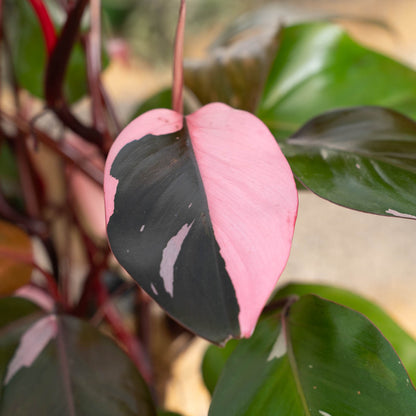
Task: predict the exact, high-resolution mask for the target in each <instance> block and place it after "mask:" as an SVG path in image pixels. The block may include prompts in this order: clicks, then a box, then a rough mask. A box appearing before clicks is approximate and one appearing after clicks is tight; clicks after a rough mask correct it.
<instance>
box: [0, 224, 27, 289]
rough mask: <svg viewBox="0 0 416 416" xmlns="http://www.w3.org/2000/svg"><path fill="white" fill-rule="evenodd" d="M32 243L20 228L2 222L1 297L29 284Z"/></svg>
mask: <svg viewBox="0 0 416 416" xmlns="http://www.w3.org/2000/svg"><path fill="white" fill-rule="evenodd" d="M31 262H32V243H31V241H30V238H29V236H28V235H27V234H26V233H25V232H24V231H22V230H21V229H20V228H18V227H16V226H15V225H13V224H10V223H8V222H6V221H2V220H0V296H2V295H3V296H4V295H10V294H11V293H13V292H14V291H15V290H16V289H18V288H19V287H21V286H24V285H26V284H27V283H29V281H30V278H31V275H32V266H31Z"/></svg>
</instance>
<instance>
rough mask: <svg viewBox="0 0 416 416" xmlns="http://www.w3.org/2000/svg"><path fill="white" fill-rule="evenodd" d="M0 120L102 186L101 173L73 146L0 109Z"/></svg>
mask: <svg viewBox="0 0 416 416" xmlns="http://www.w3.org/2000/svg"><path fill="white" fill-rule="evenodd" d="M0 119H4V120H7V121H10V122H11V123H13V125H15V126H16V128H17V129H18V130H19V131H20V132H21V133H22V134H24V135H25V136H27V137H28V136H30V135H35V136H36V138H37V139H38V140H39V141H40V142H41V143H43V144H44V145H45V146H47V147H48V148H49V149H50V150H52V151H54V152H55V153H58V154H59V155H60V156H61V157H62V158H63V159H64V160H65V161H66V162H69V163H71V164H73V165H74V166H75V167H76V168H77V169H79V170H80V171H82V172H83V173H85V174H86V175H87V176H88V177H89V178H90V179H92V180H93V181H94V182H96V183H97V184H98V185H100V186H102V185H103V176H104V175H103V172H102V170H101V169H99V168H97V167H96V166H95V165H94V164H93V163H91V162H90V161H89V160H88V159H87V158H86V157H85V156H84V155H83V154H82V153H80V152H79V150H77V149H76V148H75V147H74V146H72V145H71V144H69V143H67V142H64V141H57V140H54V139H52V138H51V137H49V136H48V135H47V134H46V133H44V132H43V131H42V130H40V129H38V128H36V127H35V126H33V125H31V123H29V122H28V121H26V120H25V119H24V118H23V117H21V116H19V115H12V114H9V113H8V112H6V111H4V110H2V109H0Z"/></svg>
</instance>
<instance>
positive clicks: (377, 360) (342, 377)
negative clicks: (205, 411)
mask: <svg viewBox="0 0 416 416" xmlns="http://www.w3.org/2000/svg"><path fill="white" fill-rule="evenodd" d="M415 413H416V391H415V390H414V388H413V386H412V384H411V382H410V380H409V378H408V375H407V373H406V371H405V370H404V368H403V366H402V364H401V361H400V360H399V357H398V356H397V355H396V353H395V352H394V350H393V348H392V347H391V345H390V344H389V342H387V341H386V340H385V339H384V338H383V336H382V335H381V333H380V332H379V331H378V330H377V329H376V328H375V327H374V326H373V325H372V324H371V323H370V322H369V321H368V320H367V319H366V318H365V317H364V316H362V315H361V314H359V313H357V312H355V311H353V310H351V309H348V308H345V307H343V306H340V305H337V304H335V303H332V302H330V301H327V300H324V299H321V298H319V297H317V296H314V295H306V296H302V297H301V298H299V299H298V300H297V301H294V303H293V304H291V305H287V307H286V308H285V309H284V311H283V313H281V314H280V315H279V316H276V315H272V316H269V317H268V318H266V319H264V320H263V321H262V322H261V323H260V324H259V325H258V327H257V329H256V331H255V333H254V335H253V336H252V338H250V339H248V340H242V341H241V342H240V343H239V345H238V346H237V348H236V349H235V351H234V353H233V354H232V355H231V357H230V358H229V360H228V362H227V364H226V366H225V369H224V372H223V374H222V376H221V379H220V380H219V382H218V385H217V387H216V389H215V392H214V395H213V398H212V404H211V408H210V412H209V415H211V416H216V415H227V416H232V415H238V416H242V415H291V416H327V415H331V416H368V415H377V416H391V415H401V416H411V415H414V414H415Z"/></svg>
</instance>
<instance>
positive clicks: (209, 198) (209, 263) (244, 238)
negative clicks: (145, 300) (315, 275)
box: [104, 103, 298, 343]
mask: <svg viewBox="0 0 416 416" xmlns="http://www.w3.org/2000/svg"><path fill="white" fill-rule="evenodd" d="M104 191H105V203H106V221H107V233H108V238H109V242H110V245H111V249H112V250H113V253H114V254H115V256H116V258H117V260H118V261H119V262H120V264H121V265H122V266H123V267H124V268H125V269H126V270H127V271H128V272H129V273H130V274H131V275H132V277H133V278H134V279H135V280H136V281H137V282H138V283H139V285H140V286H141V287H142V288H143V289H144V290H145V291H146V292H147V293H148V294H149V295H150V296H151V297H153V298H154V299H155V300H156V301H157V302H158V303H159V304H160V305H161V306H162V307H163V308H164V309H165V310H166V311H167V312H168V313H169V314H170V315H171V316H172V317H173V318H175V319H176V320H178V321H179V322H180V323H182V324H183V325H184V326H186V327H188V328H189V329H190V330H192V331H193V332H195V333H197V334H198V335H201V336H202V337H204V338H207V339H208V340H210V341H213V342H216V343H223V342H225V341H226V340H227V339H228V338H230V337H249V336H250V335H251V333H252V331H253V329H254V327H255V324H256V322H257V319H258V317H259V315H260V312H261V310H262V308H263V306H264V304H265V302H266V301H267V299H268V297H269V295H270V293H271V291H272V290H273V288H274V286H275V284H276V281H277V279H278V277H279V276H280V274H281V272H282V270H283V268H284V266H285V265H286V262H287V258H288V256H289V251H290V247H291V241H292V236H293V230H294V224H295V220H296V214H297V205H298V199H297V192H296V186H295V182H294V179H293V175H292V172H291V170H290V168H289V165H288V163H287V161H286V159H285V158H284V156H283V154H282V153H281V151H280V149H279V147H278V145H277V143H276V141H275V140H274V138H273V136H272V134H271V133H270V132H269V130H268V129H267V128H266V126H265V125H264V124H263V123H262V122H261V121H260V120H258V119H257V118H256V117H255V116H253V115H251V114H249V113H247V112H244V111H241V110H235V109H232V108H231V107H228V106H227V105H224V104H219V103H214V104H210V105H207V106H205V107H202V108H201V109H200V110H198V111H196V112H195V113H193V114H191V115H189V116H186V117H183V116H182V115H181V114H179V113H177V112H174V111H171V110H165V109H157V110H152V111H149V112H147V113H145V114H143V115H141V116H140V117H138V118H137V119H135V120H134V121H133V122H131V123H130V124H129V125H128V126H127V127H126V128H125V129H124V130H123V131H122V133H121V134H120V136H119V137H118V138H117V140H116V141H115V143H114V145H113V147H112V149H111V150H110V153H109V156H108V159H107V162H106V167H105V179H104Z"/></svg>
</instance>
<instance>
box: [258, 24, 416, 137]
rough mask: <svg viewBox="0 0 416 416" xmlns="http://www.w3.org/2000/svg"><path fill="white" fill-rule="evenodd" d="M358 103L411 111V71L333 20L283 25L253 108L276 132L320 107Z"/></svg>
mask: <svg viewBox="0 0 416 416" xmlns="http://www.w3.org/2000/svg"><path fill="white" fill-rule="evenodd" d="M358 105H379V106H383V107H391V108H393V109H395V110H397V111H400V112H403V113H404V114H406V115H408V116H411V117H416V72H415V71H413V70H412V69H410V68H408V67H406V66H404V65H402V64H400V63H398V62H396V61H394V60H393V59H391V58H388V57H386V56H384V55H381V54H379V53H377V52H374V51H371V50H369V49H367V48H365V47H363V46H361V45H359V44H358V43H357V42H355V41H354V40H353V39H352V38H351V37H350V36H349V35H348V34H347V33H346V32H345V30H344V29H342V27H340V26H338V25H335V24H332V23H328V22H314V23H304V24H299V25H294V26H291V27H287V28H285V29H284V30H283V31H282V35H281V44H280V47H279V50H278V53H277V54H276V57H275V59H274V62H273V64H272V67H271V70H270V74H269V77H268V79H267V81H266V85H265V88H264V91H263V96H262V98H261V99H260V103H259V107H258V109H257V115H258V116H259V117H260V119H262V120H263V121H264V122H265V123H266V125H267V126H268V127H269V128H270V130H271V131H272V133H273V134H274V135H275V137H276V138H277V139H278V140H279V141H280V140H282V139H283V138H285V137H287V136H289V135H290V134H292V133H294V132H295V131H296V130H297V129H298V128H300V127H301V126H302V124H304V123H306V121H308V120H309V119H310V118H312V117H314V116H317V115H318V114H320V113H323V112H324V111H329V110H332V109H335V108H339V107H348V106H358Z"/></svg>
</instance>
